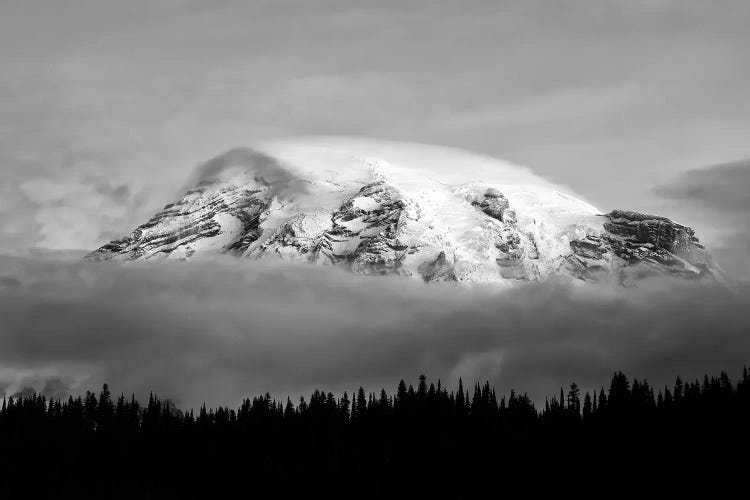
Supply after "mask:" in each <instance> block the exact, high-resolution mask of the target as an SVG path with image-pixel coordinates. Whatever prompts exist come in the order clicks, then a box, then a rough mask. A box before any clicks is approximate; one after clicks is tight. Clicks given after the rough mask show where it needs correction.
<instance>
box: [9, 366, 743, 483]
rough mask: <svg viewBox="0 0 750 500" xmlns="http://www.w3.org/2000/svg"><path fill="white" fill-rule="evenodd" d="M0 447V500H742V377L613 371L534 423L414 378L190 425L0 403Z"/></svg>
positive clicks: (32, 397) (265, 403)
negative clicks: (4, 497) (582, 499)
mask: <svg viewBox="0 0 750 500" xmlns="http://www.w3.org/2000/svg"><path fill="white" fill-rule="evenodd" d="M0 440H1V441H0V442H1V443H2V444H0V470H3V471H4V472H5V474H6V478H12V480H10V481H6V486H5V487H4V488H3V489H4V490H5V491H6V493H10V494H11V496H10V497H9V498H15V496H14V495H16V496H21V495H23V496H24V497H25V498H32V497H48V498H67V497H75V498H132V497H134V496H137V497H138V498H194V497H198V496H219V495H225V494H226V495H229V494H236V493H238V492H239V493H240V494H241V497H250V498H252V497H255V496H261V495H263V496H266V495H270V494H273V495H276V496H281V497H287V496H303V497H304V496H311V497H313V496H314V497H318V496H319V495H321V494H322V495H323V496H327V497H329V498H340V497H363V498H383V497H389V498H393V497H396V498H402V497H403V498H405V497H409V498H479V497H481V498H495V497H500V498H501V497H503V496H510V495H517V494H519V493H522V494H528V495H531V496H536V494H541V493H549V492H554V493H558V494H564V492H568V493H575V494H576V495H577V496H598V497H612V496H619V495H623V494H631V495H632V494H639V495H641V496H643V495H648V496H651V495H657V494H658V495H662V496H666V497H671V496H677V495H683V496H689V497H694V496H704V497H707V498H708V497H710V498H742V496H743V493H747V491H750V490H748V488H747V487H746V484H745V482H746V480H745V474H746V471H747V470H750V469H748V468H747V467H748V465H750V460H748V456H749V455H748V453H749V452H748V450H750V447H749V446H748V445H750V376H749V375H748V369H747V367H745V368H744V369H743V371H742V374H741V377H740V378H739V380H738V381H737V382H736V383H733V382H732V381H731V380H730V378H729V376H728V374H727V373H725V372H721V373H720V374H719V376H712V377H709V376H707V375H706V376H704V377H703V379H702V380H695V381H690V382H686V381H683V380H681V379H680V378H679V377H678V378H677V379H676V381H675V383H674V385H673V386H672V387H662V388H658V389H657V388H654V387H652V386H651V385H649V383H648V382H647V381H646V380H638V379H633V380H632V381H631V380H630V379H628V377H626V376H625V375H624V374H623V373H621V372H617V373H615V374H614V375H613V377H612V379H611V381H610V383H609V385H608V386H607V387H602V388H601V389H600V390H598V391H594V392H591V393H589V392H586V393H585V394H582V393H581V390H580V389H579V387H578V386H577V385H576V384H575V383H573V384H571V385H570V386H569V387H568V388H567V389H563V388H561V389H560V392H559V394H556V395H554V396H552V397H549V398H547V399H546V400H545V404H544V407H543V408H536V407H535V405H534V404H533V402H532V401H531V399H530V398H529V397H528V395H527V394H525V393H523V394H522V393H517V392H515V391H513V390H512V391H511V392H510V394H508V395H507V397H506V396H505V395H503V396H501V397H498V395H497V394H496V392H495V389H494V388H493V387H491V386H490V384H489V383H487V382H485V383H484V384H474V385H473V386H470V387H465V386H464V384H463V381H462V380H460V381H459V384H458V387H457V388H456V389H451V390H449V389H448V388H446V387H444V386H443V385H442V383H441V382H440V381H437V382H436V383H432V382H429V383H428V380H427V379H426V377H425V376H424V375H422V376H420V377H419V378H418V381H417V383H416V387H415V386H413V385H408V386H407V384H406V383H405V382H404V381H403V380H402V381H401V382H399V384H398V386H397V388H396V390H395V392H394V393H392V394H389V393H388V392H387V391H386V390H384V389H382V390H381V391H380V392H378V393H374V392H367V391H365V389H364V388H362V387H360V388H359V390H357V391H356V392H355V393H353V394H352V395H351V396H350V395H349V394H347V393H344V394H343V395H342V396H336V395H334V394H333V393H331V392H326V391H321V390H315V391H314V392H313V393H312V394H311V395H310V396H309V397H308V398H304V397H302V398H300V399H299V401H297V402H292V401H291V400H290V399H287V400H286V401H279V400H276V399H274V398H272V397H271V396H270V394H267V393H266V394H262V395H258V396H256V397H253V398H247V399H244V400H243V401H242V402H241V404H240V405H239V406H238V407H236V408H230V407H228V406H221V407H217V408H207V407H206V405H203V406H201V408H199V409H198V410H197V411H194V410H189V411H183V410H180V409H178V408H176V407H175V406H174V405H173V404H171V403H170V402H169V401H168V400H163V399H160V398H159V397H157V396H156V395H153V394H152V395H150V396H149V398H148V401H146V402H143V403H142V402H139V401H138V400H137V399H136V398H135V397H134V396H133V395H130V396H127V397H126V396H125V395H124V394H120V395H119V396H117V397H114V396H113V395H112V394H111V392H110V389H109V387H108V386H107V385H104V387H103V388H102V390H101V391H100V392H98V393H96V394H95V393H93V392H86V394H85V395H83V396H79V397H72V396H71V397H69V398H68V399H67V400H58V399H47V398H45V397H44V396H43V395H40V394H34V393H32V394H25V395H15V396H10V397H7V398H4V399H3V401H2V407H1V408H0ZM565 494H567V493H565Z"/></svg>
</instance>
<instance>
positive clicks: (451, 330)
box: [0, 256, 750, 406]
mask: <svg viewBox="0 0 750 500" xmlns="http://www.w3.org/2000/svg"><path fill="white" fill-rule="evenodd" d="M0 275H2V277H3V279H2V280H1V281H0V388H3V389H2V390H3V391H5V392H7V393H12V392H14V391H19V390H23V389H24V388H25V387H35V388H36V389H38V390H46V391H47V392H50V393H51V394H52V393H54V394H59V393H61V392H63V391H62V390H63V389H64V388H69V389H70V390H71V391H73V392H76V391H80V390H82V389H86V388H93V387H98V386H99V385H100V384H101V383H103V382H105V381H106V382H109V383H110V385H111V386H112V387H113V389H114V390H115V391H125V392H131V391H134V392H136V394H140V395H144V394H147V391H152V390H153V391H156V392H158V393H159V394H161V395H164V396H169V397H171V398H173V399H175V400H176V401H177V402H178V404H181V405H185V406H195V405H198V404H200V403H202V402H203V401H206V402H208V403H209V404H219V403H227V404H233V403H235V402H236V401H237V400H238V399H239V398H241V397H243V396H244V395H248V394H254V393H257V392H259V391H263V392H265V391H270V392H271V393H273V394H275V395H278V396H284V395H287V394H288V395H292V396H293V397H296V396H298V395H299V394H300V393H306V392H307V391H309V390H310V389H311V388H313V387H324V388H326V389H330V390H333V391H337V392H343V391H344V390H349V391H351V390H352V389H354V388H356V387H358V386H359V385H360V384H362V385H365V386H366V387H368V388H369V389H371V390H378V389H379V388H380V387H382V386H384V387H386V388H388V389H389V390H390V389H392V388H393V387H395V384H396V383H397V381H398V380H399V379H400V378H405V379H406V380H410V381H413V380H414V379H415V378H416V376H417V375H418V374H419V373H421V372H424V373H425V374H427V375H428V377H431V378H438V377H440V378H442V380H443V382H444V383H446V382H447V383H449V384H455V383H456V381H457V379H458V377H459V376H461V377H464V379H465V380H470V381H474V380H485V379H488V380H490V381H491V382H492V383H494V384H496V385H497V387H498V388H499V389H501V390H502V391H508V390H510V388H511V387H513V388H516V389H521V390H524V391H529V393H530V394H531V395H532V397H534V398H535V399H537V400H538V399H539V398H543V397H544V395H546V394H550V393H554V392H555V391H556V390H558V389H559V386H560V385H562V384H568V383H569V382H571V381H573V380H575V381H577V382H578V383H579V384H580V385H582V386H583V387H584V388H593V387H598V386H600V385H601V384H604V383H606V381H607V380H608V377H609V376H610V375H611V373H612V372H613V371H614V370H620V369H621V370H625V371H627V372H628V373H630V374H632V375H635V376H638V377H648V378H649V380H651V381H652V382H655V383H658V384H661V383H665V382H671V381H672V380H673V378H674V376H675V375H677V374H681V375H682V376H684V377H697V376H701V375H702V374H703V373H704V372H705V371H709V372H715V371H718V370H721V369H726V370H729V371H730V373H733V374H736V373H737V372H738V371H739V370H740V369H741V367H742V365H743V364H744V363H747V362H748V357H747V353H748V352H750V336H749V335H748V334H747V332H748V331H750V318H749V317H748V315H747V314H746V312H747V310H748V307H750V293H748V292H749V291H750V290H747V289H746V287H740V288H737V287H734V288H728V287H725V286H720V285H710V284H703V285H700V284H697V283H685V282H679V281H662V280H652V281H646V282H643V283H642V284H641V286H639V287H638V288H622V287H616V288H615V287H610V286H604V285H602V286H581V285H580V284H576V283H572V282H565V281H553V282H548V283H544V284H527V285H521V286H518V287H516V288H512V289H507V290H498V289H496V288H484V287H479V288H474V289H469V288H461V287H456V286H448V285H445V286H433V285H430V286H427V285H424V284H422V283H419V282H416V280H415V281H414V282H412V281H411V280H407V279H402V278H377V277H357V276H352V275H349V274H344V273H342V272H338V271H335V270H333V269H331V268H318V267H314V266H291V265H289V264H286V263H284V264H280V263H274V262H267V263H263V262H247V261H240V260H233V259H232V260H227V261H218V262H216V261H214V262H193V263H190V264H184V263H183V264H167V263H159V264H150V265H127V266H118V265H112V264H90V263H81V262H68V261H60V260H56V259H54V258H52V257H50V256H44V257H39V256H37V257H33V258H26V257H23V258H22V257H0ZM45 386H46V388H45Z"/></svg>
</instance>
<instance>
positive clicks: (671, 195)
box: [655, 159, 750, 280]
mask: <svg viewBox="0 0 750 500" xmlns="http://www.w3.org/2000/svg"><path fill="white" fill-rule="evenodd" d="M655 192H656V194H658V195H660V196H663V197H665V198H667V199H670V200H673V201H675V202H676V203H678V204H679V205H680V207H684V209H683V210H684V211H686V212H687V213H696V214H698V215H697V217H702V218H704V219H707V220H708V221H710V222H711V223H712V224H713V225H714V226H715V227H719V228H724V231H723V233H724V234H723V236H722V237H721V238H720V240H719V241H717V242H716V243H715V244H714V245H711V247H710V248H709V249H710V250H711V252H712V253H713V254H714V256H715V257H716V258H717V259H718V261H719V263H720V264H721V265H722V266H723V267H724V268H725V270H726V271H727V273H728V274H729V275H730V276H731V277H733V278H734V279H739V280H750V159H748V160H742V161H736V162H732V163H725V164H721V165H715V166H711V167H707V168H702V169H696V170H691V171H688V172H685V173H684V174H681V175H679V176H677V177H675V178H674V179H673V180H672V181H671V182H670V183H668V184H664V185H662V186H659V187H657V188H656V189H655Z"/></svg>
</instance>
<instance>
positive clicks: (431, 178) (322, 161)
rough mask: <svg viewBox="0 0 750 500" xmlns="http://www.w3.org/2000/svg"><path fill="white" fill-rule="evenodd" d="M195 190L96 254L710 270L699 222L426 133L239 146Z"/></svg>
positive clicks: (412, 266) (369, 269) (482, 276)
mask: <svg viewBox="0 0 750 500" xmlns="http://www.w3.org/2000/svg"><path fill="white" fill-rule="evenodd" d="M190 183H191V184H192V185H193V186H194V187H193V188H191V189H189V190H187V192H186V194H185V196H184V197H183V198H182V199H180V200H178V201H177V202H175V203H172V204H169V205H167V206H166V207H165V208H164V209H163V210H162V211H161V212H159V213H158V214H156V215H155V216H154V217H152V218H151V220H149V221H148V222H146V223H145V224H143V225H141V226H139V227H138V228H136V229H135V230H134V231H133V232H132V233H131V234H130V235H129V236H126V237H125V238H122V239H120V240H116V241H112V242H110V243H108V244H106V245H104V246H102V247H101V248H99V249H98V250H96V251H94V252H92V253H91V254H90V255H89V256H88V258H89V259H91V260H149V259H161V258H167V259H175V258H176V259H190V258H193V257H194V256H198V255H206V254H215V253H227V254H232V255H236V256H238V257H241V258H246V259H250V260H253V259H258V258H267V257H270V256H276V257H280V258H284V259H292V260H296V261H304V262H310V263H321V264H332V265H337V266H343V267H346V268H348V269H351V270H352V271H353V272H356V273H359V274H399V275H404V276H412V277H415V278H419V279H423V280H424V281H427V282H431V281H458V282H472V283H477V282H493V283H511V282H514V281H517V280H539V279H545V278H547V277H549V276H551V275H554V274H566V275H572V276H575V277H576V278H580V279H584V280H596V279H598V278H599V277H600V276H603V275H604V276H608V275H616V276H618V277H620V278H622V276H623V275H624V274H625V273H626V272H627V270H628V269H629V268H631V267H633V266H634V265H636V264H638V265H640V266H639V268H643V267H645V268H648V269H655V270H658V271H660V272H667V273H671V274H679V275H683V276H691V277H692V276H702V275H704V274H707V273H710V269H711V267H712V264H711V260H710V257H709V256H708V254H707V253H706V252H705V249H704V248H703V246H702V245H700V243H699V242H698V239H697V238H696V237H695V235H694V232H693V230H692V229H690V228H689V227H686V226H683V225H680V224H677V223H675V222H673V221H671V220H669V219H666V218H664V217H659V216H653V215H647V214H641V213H637V212H631V211H624V210H613V211H611V212H609V213H607V214H604V215H602V213H601V211H599V210H598V209H596V208H595V207H593V206H592V205H590V204H588V203H586V202H584V201H582V200H580V199H579V198H577V197H576V196H575V195H573V194H571V193H570V192H568V190H567V189H566V188H564V187H561V186H555V185H553V184H551V183H550V182H548V181H546V180H545V179H543V178H541V177H538V176H536V175H535V174H533V173H531V172H530V171H529V170H528V169H525V168H523V167H518V166H514V165H511V164H509V163H506V162H502V161H499V160H495V159H492V158H489V157H485V156H479V155H473V154H471V153H467V152H463V151H459V150H455V149H449V148H441V147H434V146H427V145H421V144H401V143H391V142H382V141H363V140H347V139H339V138H327V139H302V140H297V141H277V142H273V143H267V144H265V145H263V146H261V147H259V148H257V149H247V148H236V149H232V150H230V151H228V152H227V153H224V154H222V155H220V156H217V157H216V158H214V159H212V160H209V161H208V162H206V163H205V164H203V165H201V166H200V167H199V168H198V169H197V171H196V174H195V175H194V176H193V177H192V178H191V180H190Z"/></svg>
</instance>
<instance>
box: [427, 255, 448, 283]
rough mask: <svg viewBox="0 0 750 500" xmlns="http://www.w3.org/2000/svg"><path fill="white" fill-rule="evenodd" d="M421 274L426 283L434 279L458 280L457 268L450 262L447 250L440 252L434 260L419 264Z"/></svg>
mask: <svg viewBox="0 0 750 500" xmlns="http://www.w3.org/2000/svg"><path fill="white" fill-rule="evenodd" d="M419 274H421V275H422V279H423V280H424V281H425V283H431V282H433V281H456V270H455V269H454V268H453V264H452V263H451V262H448V258H447V257H446V256H445V252H440V253H439V254H438V256H437V258H436V259H435V260H434V261H432V262H425V263H424V264H422V265H420V266H419Z"/></svg>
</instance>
